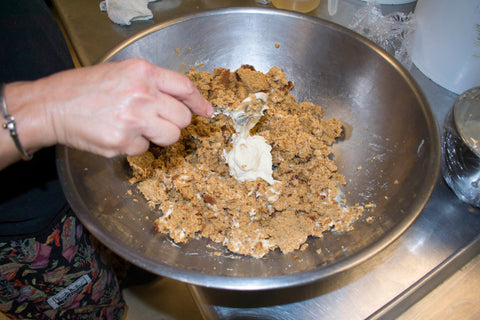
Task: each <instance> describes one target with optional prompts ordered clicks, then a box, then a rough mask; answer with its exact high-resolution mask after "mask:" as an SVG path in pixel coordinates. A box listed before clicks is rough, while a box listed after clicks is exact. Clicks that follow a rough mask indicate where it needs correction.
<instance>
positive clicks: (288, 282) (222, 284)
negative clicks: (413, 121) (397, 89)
mask: <svg viewBox="0 0 480 320" xmlns="http://www.w3.org/2000/svg"><path fill="white" fill-rule="evenodd" d="M245 13H246V14H265V15H272V14H273V15H282V16H290V17H292V18H295V19H303V20H309V21H312V22H314V23H321V24H323V25H325V26H327V27H329V28H334V29H337V30H339V31H341V32H343V33H346V34H348V35H349V36H351V37H353V38H355V39H357V41H360V42H362V43H363V44H364V45H366V46H368V47H370V48H371V49H372V50H374V51H375V52H376V53H377V54H378V55H380V56H381V57H382V58H383V59H385V60H386V61H387V62H388V63H389V64H390V65H391V66H392V67H394V68H395V69H396V71H397V72H398V73H399V74H400V76H401V77H402V78H403V79H405V81H406V84H407V85H408V87H409V88H411V89H412V92H413V93H414V94H415V96H416V98H417V100H418V101H419V104H420V106H421V108H422V111H423V113H424V116H425V118H426V121H427V126H428V128H429V129H430V134H431V136H430V138H431V141H429V143H430V152H432V154H436V155H437V156H435V157H432V164H431V166H429V167H428V169H427V170H428V172H426V173H425V179H426V180H428V181H427V182H428V184H427V183H424V184H423V185H422V186H423V189H422V190H420V191H421V193H422V194H421V195H418V197H417V199H416V200H417V201H416V206H415V207H413V208H412V210H411V212H410V214H409V215H408V216H406V217H405V218H404V219H403V220H402V221H401V223H399V224H397V225H395V226H394V227H393V228H392V229H391V230H389V232H387V233H386V234H384V235H382V236H381V238H380V239H378V240H377V241H376V242H374V243H372V244H370V245H369V246H367V247H365V248H363V249H361V250H359V251H358V252H356V253H354V254H352V255H350V256H348V257H346V258H343V259H341V260H338V261H335V262H332V263H329V264H327V265H323V266H317V267H316V268H314V269H312V270H308V271H303V272H300V273H293V274H288V275H280V276H271V277H230V276H217V275H211V274H204V273H200V272H197V271H191V270H186V269H179V268H178V267H173V266H170V265H167V264H162V263H159V262H158V261H154V260H152V259H150V258H148V257H146V256H144V255H141V254H139V253H138V252H136V251H135V250H133V249H131V248H129V247H122V246H119V245H118V242H117V241H116V240H115V238H114V237H112V236H111V235H110V234H108V233H104V232H102V230H100V228H99V227H98V221H97V219H96V218H95V217H94V216H92V215H90V214H88V211H87V209H86V208H85V207H84V206H83V204H82V203H81V202H80V201H79V200H78V199H77V197H75V194H74V191H75V190H72V189H71V188H72V187H74V184H73V180H72V177H71V176H70V174H69V172H70V166H69V163H68V161H66V160H67V159H68V154H69V151H70V148H69V147H66V146H58V147H57V170H58V173H59V178H60V182H61V185H62V188H63V190H64V192H65V195H66V198H67V200H68V202H69V203H70V205H71V207H72V209H74V211H75V212H77V213H78V214H77V216H78V218H79V220H80V221H81V223H82V224H83V225H84V226H85V227H86V228H87V229H88V230H89V231H90V232H91V233H92V234H93V235H94V236H95V237H96V238H97V239H98V240H100V241H101V242H102V243H103V244H105V245H106V246H107V247H108V248H110V249H111V250H112V251H113V252H115V253H116V254H118V255H119V256H120V257H122V258H124V259H126V260H127V261H129V262H131V263H133V264H135V265H137V266H138V267H141V268H144V269H146V270H149V271H151V272H154V273H157V274H159V275H162V276H166V277H169V278H172V279H175V280H178V281H181V282H184V283H189V284H193V285H198V286H202V287H207V288H213V289H226V290H238V291H255V290H270V289H281V288H287V287H293V286H299V285H305V284H309V283H312V282H316V281H320V280H324V279H327V278H329V277H332V276H333V275H337V274H340V273H342V272H344V271H346V270H349V269H352V268H353V267H356V266H358V265H360V264H362V263H363V262H365V261H366V260H368V259H370V258H372V257H373V256H375V255H376V254H378V253H379V252H381V251H382V250H384V249H385V248H386V247H388V246H389V245H390V244H391V243H393V242H394V241H395V240H396V239H397V238H399V237H400V236H401V235H402V234H403V233H404V232H405V231H406V230H407V229H408V228H409V227H410V225H411V224H412V223H413V222H414V221H415V219H416V218H417V217H418V215H419V214H420V213H421V212H422V210H423V208H424V207H425V205H426V204H427V202H428V200H429V198H430V196H431V194H432V192H433V190H434V188H435V186H436V182H437V179H438V176H439V173H440V167H441V147H440V145H441V144H440V133H439V127H438V123H437V120H436V117H435V116H434V114H433V112H432V110H431V107H430V105H429V103H428V100H427V99H426V97H425V95H424V93H423V91H422V90H421V88H420V86H419V85H418V84H417V82H416V81H415V80H414V78H413V77H412V75H411V74H410V72H409V71H408V70H406V69H405V68H404V67H403V66H402V65H401V63H400V62H398V61H397V60H396V59H395V58H394V57H393V56H392V55H390V54H389V53H388V52H386V51H385V50H383V49H382V48H381V47H379V46H378V45H376V44H375V43H373V42H372V41H370V40H369V39H367V38H365V37H363V36H362V35H360V34H358V33H355V32H354V31H352V30H350V29H348V28H345V27H343V26H341V25H338V24H336V23H334V22H330V21H327V20H324V19H321V18H318V17H314V16H309V15H307V14H303V13H297V12H293V11H287V10H281V9H275V8H258V7H230V8H220V9H213V10H206V11H202V12H198V13H194V14H189V15H185V16H182V17H179V18H175V19H171V20H168V21H166V22H162V23H159V24H157V25H154V26H152V27H149V28H147V29H145V30H144V31H142V32H139V33H138V34H136V35H134V36H132V37H130V38H129V39H127V40H125V41H123V42H121V43H120V44H119V45H117V46H116V47H115V48H113V49H112V50H110V51H109V52H108V53H107V54H105V55H104V57H103V58H101V59H100V61H99V62H98V63H104V62H107V61H108V60H109V59H111V58H112V57H113V56H115V55H116V54H117V53H118V52H120V51H121V50H122V49H124V48H125V47H127V46H129V45H130V44H132V43H134V42H136V41H137V40H139V39H141V38H143V37H145V36H147V35H149V34H151V33H153V32H156V31H158V30H161V29H164V28H167V27H169V26H172V25H174V24H178V23H182V22H185V21H188V20H192V19H197V18H199V17H201V18H204V17H208V16H216V15H225V14H245ZM419 199H421V200H420V201H419Z"/></svg>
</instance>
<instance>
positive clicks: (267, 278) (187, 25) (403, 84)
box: [58, 8, 440, 290]
mask: <svg viewBox="0 0 480 320" xmlns="http://www.w3.org/2000/svg"><path fill="white" fill-rule="evenodd" d="M276 44H279V45H280V46H279V47H278V48H277V46H276ZM128 57H141V58H145V59H147V60H149V61H151V62H153V63H155V64H157V65H160V66H163V67H167V68H171V69H174V70H178V71H181V72H187V71H188V70H189V68H190V67H191V66H197V67H198V68H202V69H204V70H208V71H212V70H213V68H214V67H226V68H230V69H232V70H234V69H236V68H238V67H240V65H241V64H250V65H253V66H255V67H256V68H257V70H260V71H263V72H266V71H268V70H269V69H270V68H271V67H272V66H278V67H281V68H283V69H284V71H285V72H286V73H287V75H288V77H289V79H290V80H292V81H293V82H294V84H295V89H294V94H295V95H296V96H297V97H298V98H299V100H308V101H313V102H315V103H317V104H319V105H322V106H323V107H324V114H325V117H326V118H331V117H338V118H340V119H342V120H343V121H344V122H345V124H346V125H345V129H346V135H345V139H343V140H342V141H340V142H339V143H337V144H336V145H335V147H334V154H335V158H336V161H337V163H338V167H339V168H340V171H341V172H342V173H343V174H344V175H345V176H346V178H347V181H348V185H347V186H346V187H345V188H344V189H343V192H344V193H345V195H346V198H347V199H348V201H349V203H350V204H355V203H360V204H368V203H373V204H375V206H376V207H375V208H374V210H372V211H371V212H369V213H368V214H367V215H366V216H365V219H361V220H360V221H358V222H357V223H355V230H354V231H352V232H349V233H345V234H341V233H334V232H326V233H325V237H324V238H323V239H317V238H311V239H309V240H308V243H309V246H308V248H307V250H305V251H301V252H294V253H290V254H285V255H283V254H281V253H279V252H277V251H275V252H272V253H270V254H268V255H267V256H265V257H264V258H263V259H253V258H249V257H243V256H237V255H233V254H231V253H229V252H227V251H225V250H224V249H223V248H222V247H221V246H219V245H217V244H214V243H212V242H211V241H208V240H205V239H197V240H191V241H190V242H188V243H187V244H181V245H177V244H175V243H173V242H172V241H171V240H169V238H168V236H165V235H162V234H157V233H156V232H154V230H153V226H152V223H153V220H154V219H155V217H157V216H158V213H157V212H154V211H152V209H151V208H149V207H148V206H147V203H146V202H145V201H144V200H143V198H142V196H141V195H139V194H138V193H136V192H135V191H134V194H133V196H132V195H128V194H127V191H128V190H135V188H134V187H132V185H130V184H129V183H128V181H127V180H128V178H129V171H128V168H127V166H126V164H125V159H124V158H121V157H120V158H115V159H104V158H101V157H98V156H95V155H91V154H89V153H85V152H80V151H77V150H72V149H68V148H63V147H60V148H59V150H58V151H59V153H58V167H59V172H60V175H61V180H62V184H63V188H64V190H65V193H66V196H67V198H68V200H69V202H70V204H71V206H72V207H73V209H74V210H75V212H76V213H77V215H78V217H79V218H80V220H81V221H82V222H83V223H84V224H85V226H86V227H87V228H88V229H89V230H90V231H91V232H92V233H93V234H94V235H95V236H96V237H97V238H98V239H99V240H101V241H102V242H103V243H105V244H106V245H107V246H108V247H110V248H111V249H112V250H113V251H115V252H116V253H118V254H119V255H120V256H122V257H124V258H125V259H127V260H129V261H131V262H133V263H134V264H136V265H138V266H141V267H143V268H145V269H147V270H150V271H152V272H154V273H157V274H160V275H164V276H167V277H171V278H174V279H178V280H181V281H184V282H188V283H192V284H197V285H202V286H207V287H213V288H223V289H238V290H247V289H251V290H256V289H272V288H280V287H287V286H293V285H299V284H305V283H309V282H312V281H315V280H318V279H321V278H325V277H328V276H331V275H333V274H336V273H339V272H341V271H344V270H346V269H349V268H351V267H353V266H355V265H357V264H359V263H360V262H362V261H365V260H366V259H368V258H370V257H372V256H373V255H375V254H376V253H378V252H379V251H380V250H381V249H383V248H385V247H386V246H387V245H388V244H390V243H391V242H392V241H394V240H395V239H396V238H397V237H398V236H400V234H401V233H402V232H403V231H405V230H406V228H408V226H409V225H410V224H411V223H412V222H413V221H414V219H415V218H416V217H417V215H419V213H420V212H421V210H422V208H423V207H424V205H425V204H426V202H427V200H428V198H429V196H430V194H431V192H432V189H433V188H434V185H435V183H436V181H437V176H438V173H439V168H440V143H439V141H440V139H439V133H438V128H437V124H436V121H435V118H434V116H433V114H432V112H431V110H430V108H429V106H428V103H427V101H426V99H425V97H424V95H423V94H422V92H421V90H420V89H419V87H418V85H417V84H416V83H415V81H414V80H413V79H412V77H411V76H410V75H409V73H408V72H407V71H406V70H404V69H403V68H402V66H400V65H399V63H398V62H397V61H395V60H394V59H393V58H392V57H391V56H389V55H388V54H386V53H385V52H384V51H383V50H381V49H380V48H378V47H377V46H375V45H374V44H372V43H371V42H369V41H368V40H366V39H364V38H362V37H360V36H359V35H357V34H355V33H353V32H351V31H349V30H347V29H345V28H342V27H340V26H338V25H335V24H332V23H329V22H326V21H322V20H319V19H317V18H313V17H310V16H307V15H302V14H296V13H291V12H286V11H279V10H273V9H262V8H231V9H221V10H216V11H209V12H203V13H199V14H195V15H192V16H187V17H184V18H181V19H177V20H174V21H171V22H168V23H165V24H161V25H158V26H155V27H153V28H151V29H149V30H147V31H146V32H143V33H141V34H139V35H137V36H136V37H134V38H133V39H130V40H128V41H127V42H125V43H123V44H122V45H120V46H119V47H118V48H116V49H115V50H113V51H112V52H111V53H110V54H109V55H108V56H107V57H106V58H105V60H108V61H118V60H122V59H125V58H128ZM132 198H135V199H137V200H138V201H133V200H132ZM369 216H372V217H373V218H374V219H373V221H370V219H366V218H367V217H369ZM367 220H368V222H367ZM318 249H321V253H319V252H317V250H318ZM216 252H222V254H221V255H215V253H216Z"/></svg>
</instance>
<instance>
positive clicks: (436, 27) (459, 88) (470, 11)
mask: <svg viewBox="0 0 480 320" xmlns="http://www.w3.org/2000/svg"><path fill="white" fill-rule="evenodd" d="M415 16H416V19H417V30H416V31H415V35H414V39H413V44H412V53H411V55H412V61H413V63H414V64H415V65H416V66H417V68H418V69H420V71H422V72H423V73H424V74H425V75H426V76H427V77H429V78H430V79H432V80H433V81H434V82H436V83H437V84H439V85H440V86H442V87H444V88H446V89H448V90H450V91H453V92H455V93H457V94H460V93H462V92H464V91H466V90H468V89H470V88H472V87H476V86H479V85H480V0H418V1H417V5H416V8H415Z"/></svg>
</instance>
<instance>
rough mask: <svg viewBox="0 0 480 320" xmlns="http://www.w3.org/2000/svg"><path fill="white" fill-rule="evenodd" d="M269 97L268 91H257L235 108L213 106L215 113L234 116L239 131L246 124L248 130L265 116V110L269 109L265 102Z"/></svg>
mask: <svg viewBox="0 0 480 320" xmlns="http://www.w3.org/2000/svg"><path fill="white" fill-rule="evenodd" d="M267 98H268V94H267V93H265V92H257V93H254V94H251V95H250V96H248V97H247V98H246V99H244V100H243V101H242V102H241V103H240V104H239V105H238V106H237V107H236V108H234V109H227V108H225V107H219V106H213V111H214V113H213V115H214V116H216V115H219V114H224V115H226V116H229V117H230V118H232V120H233V122H234V126H235V129H236V130H237V131H240V128H243V127H244V126H247V127H248V129H247V130H250V129H251V128H253V126H255V124H256V123H257V122H258V120H260V118H261V117H262V116H263V111H264V110H266V109H268V107H267V105H266V104H265V103H266V102H267ZM247 124H248V125H247Z"/></svg>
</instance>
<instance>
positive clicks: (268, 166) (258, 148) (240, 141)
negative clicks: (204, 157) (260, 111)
mask: <svg viewBox="0 0 480 320" xmlns="http://www.w3.org/2000/svg"><path fill="white" fill-rule="evenodd" d="M271 150H272V148H271V147H270V146H269V145H268V144H267V141H266V140H265V138H263V137H261V136H250V135H246V136H242V135H240V134H235V135H234V136H233V148H232V150H230V152H226V151H225V150H224V151H223V157H224V158H225V160H226V161H227V163H228V166H229V167H230V174H231V175H232V176H233V177H234V178H235V179H237V180H238V181H255V180H256V179H257V178H262V179H263V180H265V181H267V182H268V183H270V184H273V183H274V182H275V180H274V179H273V176H272V173H273V170H272V154H271V153H270V151H271Z"/></svg>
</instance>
